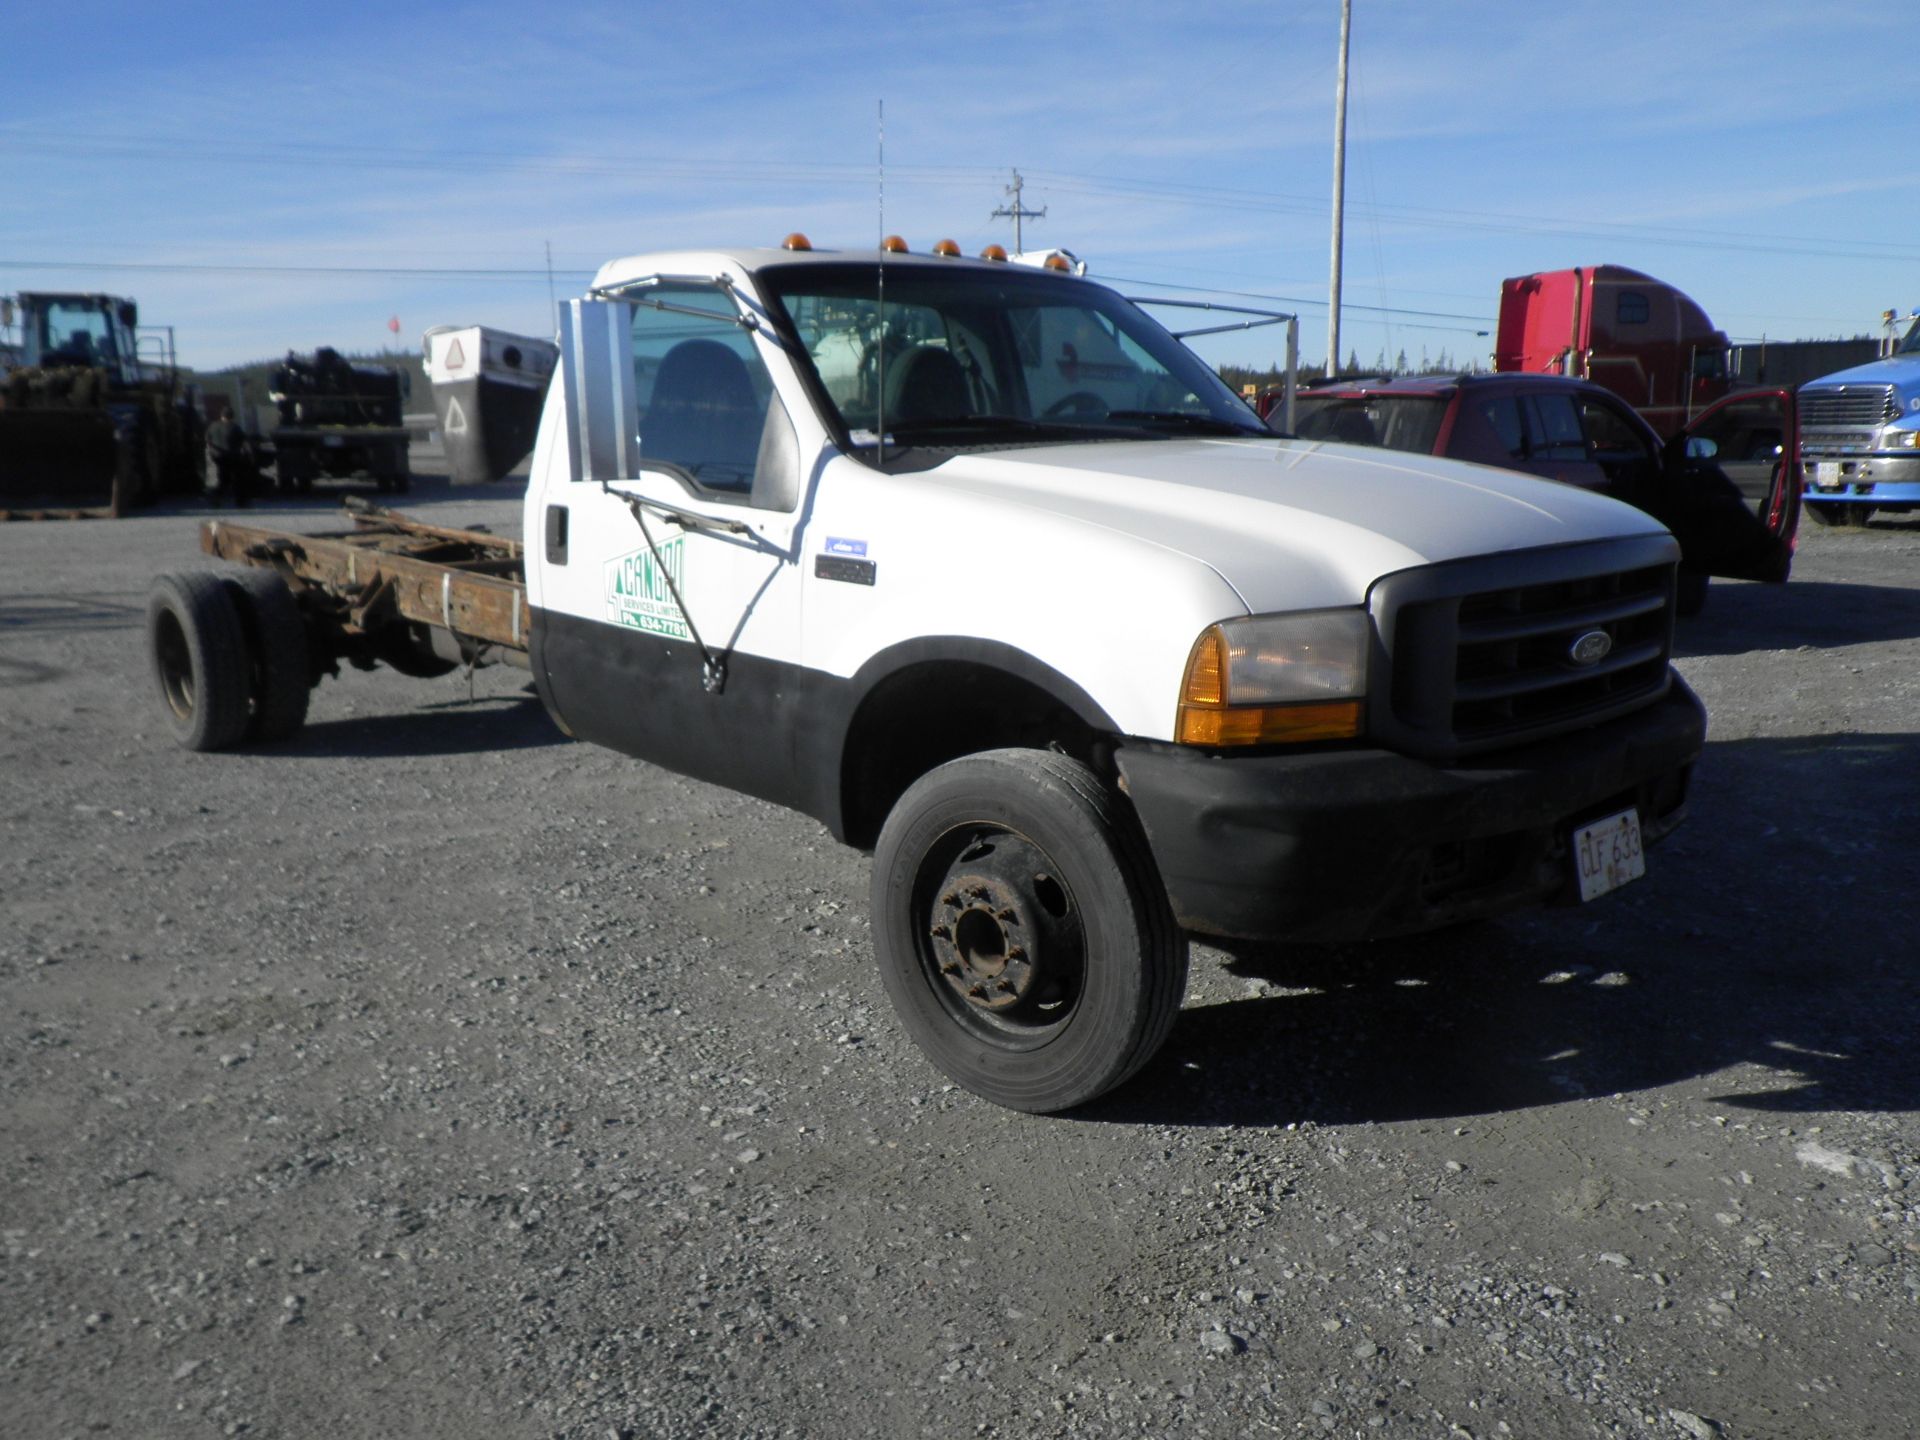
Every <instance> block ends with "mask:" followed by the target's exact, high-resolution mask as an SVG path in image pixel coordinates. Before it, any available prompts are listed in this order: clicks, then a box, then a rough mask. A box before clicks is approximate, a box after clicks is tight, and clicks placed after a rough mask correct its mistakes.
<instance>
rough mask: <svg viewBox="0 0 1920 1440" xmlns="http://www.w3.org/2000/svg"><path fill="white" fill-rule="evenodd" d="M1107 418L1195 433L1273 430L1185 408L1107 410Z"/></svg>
mask: <svg viewBox="0 0 1920 1440" xmlns="http://www.w3.org/2000/svg"><path fill="white" fill-rule="evenodd" d="M1105 418H1106V419H1108V420H1143V421H1145V422H1146V423H1147V424H1149V425H1167V426H1171V427H1174V428H1176V429H1180V430H1186V431H1190V432H1192V433H1194V434H1197V435H1261V436H1269V437H1270V436H1271V435H1272V434H1273V431H1271V430H1269V429H1267V427H1266V426H1264V425H1246V424H1242V423H1241V422H1240V421H1238V420H1223V419H1221V418H1220V417H1219V416H1218V415H1195V414H1193V413H1192V412H1191V411H1187V410H1109V411H1108V412H1107V413H1106V417H1105Z"/></svg>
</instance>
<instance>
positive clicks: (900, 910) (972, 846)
mask: <svg viewBox="0 0 1920 1440" xmlns="http://www.w3.org/2000/svg"><path fill="white" fill-rule="evenodd" d="M873 916H874V932H875V933H874V939H875V948H876V950H877V951H878V956H879V961H880V971H881V977H882V979H883V980H884V982H885V984H886V988H887V993H888V996H889V998H890V999H891V1000H892V1002H893V1006H894V1009H895V1011H896V1012H897V1013H898V1014H899V1016H900V1019H901V1022H902V1024H903V1025H904V1026H905V1027H906V1029H907V1031H908V1033H909V1034H910V1035H911V1036H912V1037H913V1039H914V1041H915V1042H916V1043H917V1044H918V1045H919V1046H920V1048H921V1049H922V1050H923V1051H924V1052H925V1053H926V1055H927V1058H928V1059H930V1060H931V1061H932V1062H933V1063H934V1064H935V1065H936V1066H937V1067H938V1068H939V1069H940V1070H942V1071H944V1072H945V1073H946V1074H947V1075H949V1076H950V1077H952V1078H953V1079H954V1080H955V1081H957V1082H958V1083H959V1084H961V1085H963V1086H965V1087H966V1088H967V1089H969V1090H971V1091H973V1092H974V1093H975V1094H977V1095H980V1096H983V1097H984V1098H986V1099H988V1100H991V1101H993V1102H995V1103H996V1104H1000V1105H1005V1106H1008V1107H1009V1108H1011V1109H1015V1110H1026V1111H1032V1112H1035V1113H1041V1114H1045V1113H1050V1112H1053V1111H1058V1110H1066V1109H1070V1108H1071V1107H1073V1106H1075V1105H1080V1104H1083V1103H1085V1102H1086V1101H1089V1100H1092V1099H1094V1098H1095V1097H1096V1096H1099V1095H1102V1094H1104V1093H1106V1092H1107V1091H1108V1090H1111V1089H1112V1088H1114V1087H1115V1086H1117V1085H1119V1084H1121V1083H1122V1082H1123V1081H1125V1080H1126V1079H1127V1078H1128V1077H1130V1076H1131V1075H1133V1074H1134V1073H1135V1072H1136V1071H1138V1070H1139V1069H1140V1067H1141V1066H1143V1065H1145V1064H1146V1063H1147V1061H1148V1060H1149V1059H1150V1058H1151V1057H1152V1056H1153V1054H1154V1053H1155V1052H1156V1051H1157V1050H1158V1049H1159V1048H1160V1046H1161V1044H1162V1043H1163V1042H1164V1041H1165V1039H1166V1037H1167V1034H1168V1032H1169V1031H1170V1030H1171V1029H1172V1026H1173V1020H1174V1016H1175V1015H1176V1014H1177V1013H1178V1011H1179V1009H1180V1001H1181V997H1182V995H1183V993H1184V992H1185V989H1186V979H1187V944H1186V938H1185V936H1184V935H1182V934H1181V932H1180V930H1179V927H1178V926H1177V925H1176V924H1175V922H1174V919H1173V915H1172V911H1171V910H1170V908H1169V907H1168V904H1167V898H1166V892H1165V889H1164V888H1163V887H1162V885H1161V883H1160V878H1159V876H1158V874H1157V873H1156V872H1155V870H1154V867H1153V862H1152V860H1151V858H1150V857H1149V856H1148V854H1147V852H1146V847H1145V844H1144V842H1143V841H1142V839H1141V838H1140V836H1139V835H1138V833H1137V831H1136V829H1135V827H1134V825H1133V820H1132V817H1131V815H1130V814H1128V813H1127V812H1126V810H1125V809H1124V807H1123V804H1122V802H1121V801H1120V799H1119V797H1118V796H1117V795H1115V794H1114V792H1113V791H1112V789H1111V788H1110V787H1109V786H1107V785H1105V784H1103V783H1102V782H1101V781H1100V779H1099V778H1098V777H1097V776H1096V775H1094V773H1093V772H1092V771H1091V770H1089V769H1088V768H1087V767H1086V766H1085V765H1082V764H1081V763H1079V762H1078V761H1075V760H1071V759H1068V758H1067V757H1065V756H1063V755H1056V754H1053V753H1051V752H1048V751H1038V750H995V751H988V752H986V753H984V754H980V755H970V756H966V757H964V758H962V759H959V760H955V761H952V762H950V763H948V764H946V765H942V766H940V767H939V768H938V769H936V770H934V771H931V772H930V773H929V774H927V775H925V776H923V777H922V778H921V779H920V780H919V781H917V782H916V783H915V784H914V785H913V786H912V787H911V788H909V789H908V791H907V792H906V794H905V795H903V796H902V797H901V798H900V801H899V803H898V804H897V805H895V806H894V809H893V812H892V814H890V815H889V816H888V817H887V821H886V825H885V826H884V827H883V829H882V831H881V835H880V843H879V845H878V846H877V847H876V849H875V853H874V868H873Z"/></svg>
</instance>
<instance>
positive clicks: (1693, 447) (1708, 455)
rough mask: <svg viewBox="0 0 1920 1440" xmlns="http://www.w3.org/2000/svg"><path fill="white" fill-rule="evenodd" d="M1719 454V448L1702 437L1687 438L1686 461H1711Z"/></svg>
mask: <svg viewBox="0 0 1920 1440" xmlns="http://www.w3.org/2000/svg"><path fill="white" fill-rule="evenodd" d="M1719 453H1720V447H1719V446H1718V445H1717V444H1715V443H1714V442H1713V441H1711V440H1709V439H1707V437H1706V436H1704V435H1689V436H1688V437H1687V459H1689V460H1711V459H1713V457H1714V456H1716V455H1718V454H1719Z"/></svg>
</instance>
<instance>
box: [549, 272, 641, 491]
mask: <svg viewBox="0 0 1920 1440" xmlns="http://www.w3.org/2000/svg"><path fill="white" fill-rule="evenodd" d="M632 336H633V306H631V305H629V304H628V303H626V302H625V301H623V300H569V301H568V302H567V303H566V304H565V305H564V306H563V307H561V310H560V387H561V402H562V408H563V410H564V411H565V413H566V417H567V456H568V461H567V463H568V468H569V470H570V471H571V474H572V478H573V479H574V480H576V481H578V480H586V481H590V482H595V483H597V482H600V481H606V480H623V479H628V478H631V477H632V476H634V475H636V474H638V473H639V469H640V405H639V397H638V395H636V394H635V392H634V383H633V340H632Z"/></svg>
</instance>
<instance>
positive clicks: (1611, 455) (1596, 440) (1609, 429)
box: [1580, 398, 1653, 465]
mask: <svg viewBox="0 0 1920 1440" xmlns="http://www.w3.org/2000/svg"><path fill="white" fill-rule="evenodd" d="M1580 417H1581V419H1583V420H1584V421H1586V425H1587V439H1588V441H1589V442H1590V443H1591V444H1592V446H1593V458H1594V459H1595V460H1598V461H1599V462H1600V463H1601V464H1603V465H1611V464H1618V463H1622V462H1629V461H1637V460H1651V459H1652V458H1653V452H1652V450H1651V449H1650V448H1649V447H1648V445H1647V437H1646V436H1645V435H1643V434H1641V433H1640V428H1639V427H1638V426H1637V425H1635V424H1634V423H1633V421H1632V420H1631V419H1629V418H1628V417H1627V416H1626V415H1624V414H1622V413H1621V412H1620V411H1619V410H1617V409H1616V408H1614V407H1613V406H1612V405H1609V404H1608V403H1607V402H1606V401H1604V400H1594V399H1591V398H1588V399H1584V400H1582V401H1581V402H1580Z"/></svg>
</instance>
